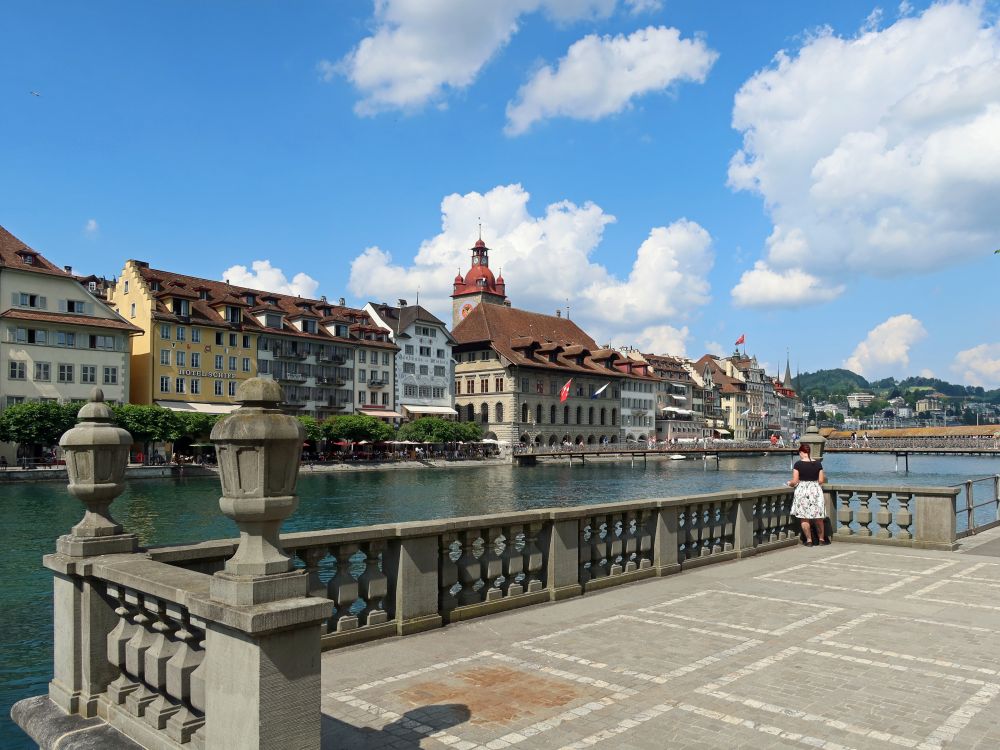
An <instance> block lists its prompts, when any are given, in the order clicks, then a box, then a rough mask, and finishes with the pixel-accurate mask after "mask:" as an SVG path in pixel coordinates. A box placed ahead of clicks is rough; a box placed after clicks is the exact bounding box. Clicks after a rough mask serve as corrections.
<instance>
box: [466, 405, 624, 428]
mask: <svg viewBox="0 0 1000 750" xmlns="http://www.w3.org/2000/svg"><path fill="white" fill-rule="evenodd" d="M469 408H470V409H471V408H472V407H471V406H470V407H469ZM606 411H607V410H606V409H605V408H604V407H603V406H602V407H601V424H604V419H605V412H606Z"/></svg>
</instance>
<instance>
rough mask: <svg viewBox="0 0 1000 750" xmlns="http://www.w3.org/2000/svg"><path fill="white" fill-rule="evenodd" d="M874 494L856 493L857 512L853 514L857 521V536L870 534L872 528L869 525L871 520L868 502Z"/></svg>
mask: <svg viewBox="0 0 1000 750" xmlns="http://www.w3.org/2000/svg"><path fill="white" fill-rule="evenodd" d="M874 494H875V493H874V492H859V493H858V512H857V514H856V516H855V518H856V519H857V521H858V536H871V535H872V530H871V528H870V527H869V524H871V522H872V510H871V508H870V507H869V505H868V503H869V501H870V500H871V498H872V495H874Z"/></svg>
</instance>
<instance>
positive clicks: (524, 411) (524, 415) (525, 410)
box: [521, 404, 528, 422]
mask: <svg viewBox="0 0 1000 750" xmlns="http://www.w3.org/2000/svg"><path fill="white" fill-rule="evenodd" d="M521 421H522V422H527V421H528V405H527V404H521Z"/></svg>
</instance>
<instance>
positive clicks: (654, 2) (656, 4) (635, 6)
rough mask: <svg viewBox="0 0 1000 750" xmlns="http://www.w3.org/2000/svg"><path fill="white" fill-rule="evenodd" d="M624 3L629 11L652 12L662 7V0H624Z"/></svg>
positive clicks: (638, 12)
mask: <svg viewBox="0 0 1000 750" xmlns="http://www.w3.org/2000/svg"><path fill="white" fill-rule="evenodd" d="M625 5H627V6H628V9H629V11H630V12H631V13H633V14H635V15H639V14H640V13H652V12H654V11H657V10H660V9H661V8H662V7H663V0H625Z"/></svg>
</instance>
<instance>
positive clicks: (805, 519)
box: [787, 443, 830, 547]
mask: <svg viewBox="0 0 1000 750" xmlns="http://www.w3.org/2000/svg"><path fill="white" fill-rule="evenodd" d="M787 484H788V486H789V487H794V488H795V497H794V499H793V500H792V515H793V516H795V517H796V518H798V519H799V521H800V522H801V523H802V533H803V534H804V535H805V537H806V546H807V547H812V546H813V533H812V527H813V522H814V521H819V523H818V524H816V533H817V535H818V537H819V539H818V543H819V544H829V543H830V537H828V536H827V534H826V503H825V502H824V500H823V487H822V485H824V484H826V473H825V472H824V471H823V464H822V463H821V462H819V461H813V459H812V451H811V449H810V448H809V445H808V444H807V443H802V444H801V445H800V446H799V460H798V461H796V462H795V465H794V466H792V481H790V482H787Z"/></svg>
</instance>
